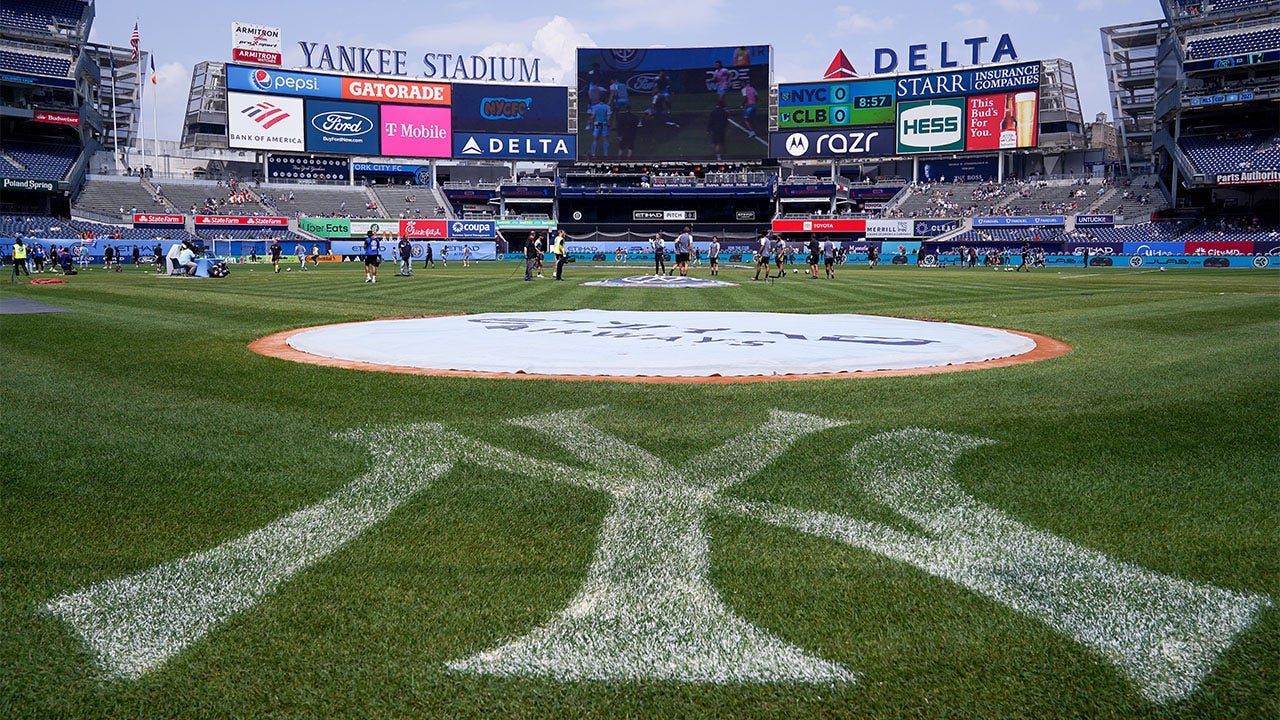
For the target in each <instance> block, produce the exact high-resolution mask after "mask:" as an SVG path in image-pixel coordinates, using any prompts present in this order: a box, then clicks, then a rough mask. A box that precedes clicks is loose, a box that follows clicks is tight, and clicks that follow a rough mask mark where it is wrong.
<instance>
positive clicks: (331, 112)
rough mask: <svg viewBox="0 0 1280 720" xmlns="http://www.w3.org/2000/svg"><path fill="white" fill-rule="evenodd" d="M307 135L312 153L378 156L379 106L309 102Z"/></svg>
mask: <svg viewBox="0 0 1280 720" xmlns="http://www.w3.org/2000/svg"><path fill="white" fill-rule="evenodd" d="M306 132H307V150H308V151H309V152H330V153H344V154H348V155H350V154H360V155H377V154H378V152H379V148H378V141H379V137H380V136H379V134H378V106H377V105H371V104H368V103H352V102H337V101H333V100H308V101H307V122H306Z"/></svg>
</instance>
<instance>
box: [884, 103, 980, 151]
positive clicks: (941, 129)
mask: <svg viewBox="0 0 1280 720" xmlns="http://www.w3.org/2000/svg"><path fill="white" fill-rule="evenodd" d="M964 110H965V100H964V98H947V99H944V100H920V101H907V102H899V103H898V152H899V153H922V152H950V151H958V150H964Z"/></svg>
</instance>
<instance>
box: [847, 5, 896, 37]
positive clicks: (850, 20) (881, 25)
mask: <svg viewBox="0 0 1280 720" xmlns="http://www.w3.org/2000/svg"><path fill="white" fill-rule="evenodd" d="M895 24H897V18H894V17H888V16H886V17H870V16H868V15H864V14H863V13H860V12H857V11H856V10H854V9H853V8H851V7H848V6H846V5H841V6H839V7H837V8H835V23H834V24H833V25H832V30H833V31H835V32H839V33H854V34H859V33H867V32H872V31H877V32H883V31H885V30H888V29H889V28H891V27H893V26H894V25H895Z"/></svg>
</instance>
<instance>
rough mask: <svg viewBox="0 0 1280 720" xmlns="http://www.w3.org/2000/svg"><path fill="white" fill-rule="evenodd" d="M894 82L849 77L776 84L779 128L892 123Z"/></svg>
mask: <svg viewBox="0 0 1280 720" xmlns="http://www.w3.org/2000/svg"><path fill="white" fill-rule="evenodd" d="M896 92H897V90H896V87H895V85H894V81H893V80H891V79H885V80H851V81H847V82H824V83H808V84H804V85H779V86H778V128H779V129H787V130H791V129H797V128H818V127H842V126H850V125H891V124H893V120H894V98H895V93H896Z"/></svg>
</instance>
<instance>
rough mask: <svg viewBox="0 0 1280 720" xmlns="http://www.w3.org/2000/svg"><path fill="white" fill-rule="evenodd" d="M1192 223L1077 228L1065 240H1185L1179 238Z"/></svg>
mask: <svg viewBox="0 0 1280 720" xmlns="http://www.w3.org/2000/svg"><path fill="white" fill-rule="evenodd" d="M1189 225H1190V223H1182V224H1179V223H1171V222H1164V223H1143V224H1141V225H1125V226H1121V227H1110V228H1108V227H1099V228H1094V227H1090V228H1077V229H1076V230H1073V231H1071V232H1069V233H1067V234H1066V237H1064V238H1063V239H1064V240H1069V241H1077V242H1078V241H1084V240H1098V241H1101V242H1165V241H1171V240H1183V239H1185V238H1184V237H1179V236H1180V235H1181V234H1182V232H1183V230H1184V229H1185V228H1186V227H1188V226H1189Z"/></svg>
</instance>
